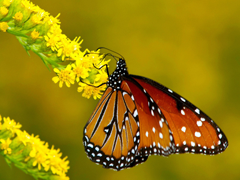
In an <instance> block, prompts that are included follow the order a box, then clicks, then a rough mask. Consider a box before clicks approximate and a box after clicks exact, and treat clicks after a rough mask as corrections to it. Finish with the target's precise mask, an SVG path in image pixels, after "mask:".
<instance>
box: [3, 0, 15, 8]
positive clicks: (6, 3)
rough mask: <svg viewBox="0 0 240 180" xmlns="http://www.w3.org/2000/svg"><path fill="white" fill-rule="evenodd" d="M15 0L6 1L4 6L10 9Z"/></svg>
mask: <svg viewBox="0 0 240 180" xmlns="http://www.w3.org/2000/svg"><path fill="white" fill-rule="evenodd" d="M12 2H13V0H4V1H3V5H4V6H6V7H9V6H10V5H11V4H12Z"/></svg>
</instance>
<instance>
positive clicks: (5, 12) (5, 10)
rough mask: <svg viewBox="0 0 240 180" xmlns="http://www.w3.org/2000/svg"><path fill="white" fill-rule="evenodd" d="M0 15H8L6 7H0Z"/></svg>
mask: <svg viewBox="0 0 240 180" xmlns="http://www.w3.org/2000/svg"><path fill="white" fill-rule="evenodd" d="M0 14H1V15H3V16H5V15H7V14H8V9H7V8H6V7H4V6H3V7H0Z"/></svg>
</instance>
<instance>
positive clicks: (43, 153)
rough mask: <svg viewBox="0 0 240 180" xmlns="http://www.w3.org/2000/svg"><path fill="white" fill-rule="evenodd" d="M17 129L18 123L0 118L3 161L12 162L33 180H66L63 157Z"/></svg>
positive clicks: (66, 165)
mask: <svg viewBox="0 0 240 180" xmlns="http://www.w3.org/2000/svg"><path fill="white" fill-rule="evenodd" d="M20 128H21V125H20V124H19V123H16V122H15V121H14V120H11V119H10V118H9V117H7V118H5V117H4V118H2V117H1V116H0V154H2V155H3V156H4V157H5V159H6V162H8V163H9V164H11V163H14V165H15V166H17V167H18V168H20V169H22V170H23V171H24V172H26V173H28V174H30V175H32V176H33V177H34V178H36V179H37V178H41V179H55V180H69V177H67V176H66V173H67V171H68V169H69V166H68V164H69V161H68V160H66V159H67V157H65V158H63V159H61V156H62V153H60V150H59V149H57V150H56V149H54V147H51V149H49V148H48V143H45V142H44V141H41V140H40V139H39V137H38V136H34V135H29V134H28V133H27V132H26V131H21V130H20Z"/></svg>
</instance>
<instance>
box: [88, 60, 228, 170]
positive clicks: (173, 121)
mask: <svg viewBox="0 0 240 180" xmlns="http://www.w3.org/2000/svg"><path fill="white" fill-rule="evenodd" d="M107 86H108V88H107V89H106V91H105V92H104V94H103V97H102V98H101V100H100V101H99V103H98V105H97V107H96V109H95V110H94V112H93V114H92V116H91V117H90V119H89V121H88V122H87V124H86V126H85V128H84V135H83V143H84V147H85V151H86V153H87V155H88V157H89V158H90V159H91V160H92V161H93V162H95V163H98V164H102V165H103V167H105V168H112V169H114V170H121V169H124V168H129V167H133V166H135V165H137V164H139V163H142V162H145V161H146V160H147V158H148V156H149V155H162V156H168V155H170V154H178V153H201V154H209V155H214V154H218V153H220V152H222V151H224V150H225V149H226V148H227V146H228V142H227V138H226V136H225V135H224V133H223V132H222V131H221V129H220V128H219V127H218V126H217V125H216V124H215V123H214V122H213V121H212V120H211V119H210V117H208V116H207V115H206V114H205V113H203V112H202V111H201V110H200V109H199V108H197V107H195V106H194V105H193V104H191V103H190V102H189V101H187V100H186V99H185V98H183V97H181V96H180V95H178V94H177V93H175V92H173V91H172V90H171V89H168V88H166V87H165V86H163V85H161V84H159V83H157V82H155V81H153V80H151V79H148V78H145V77H141V76H136V75H130V74H129V73H128V71H127V67H126V62H125V60H123V59H119V61H118V62H117V68H116V70H115V71H114V72H113V73H112V74H111V75H110V76H109V81H108V82H107Z"/></svg>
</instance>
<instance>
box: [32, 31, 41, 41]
mask: <svg viewBox="0 0 240 180" xmlns="http://www.w3.org/2000/svg"><path fill="white" fill-rule="evenodd" d="M31 37H32V39H34V40H35V39H37V38H38V37H39V32H38V31H36V29H34V30H33V32H31Z"/></svg>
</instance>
